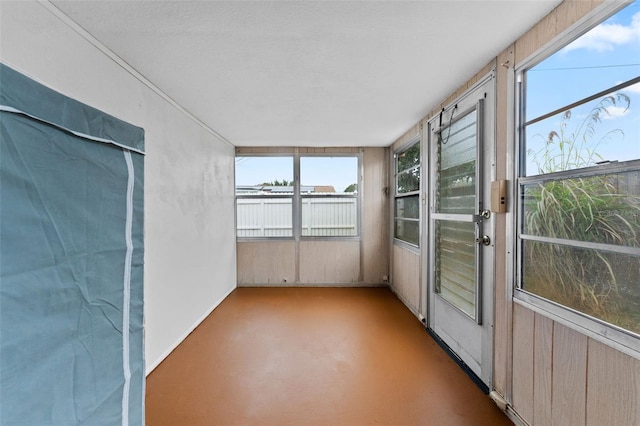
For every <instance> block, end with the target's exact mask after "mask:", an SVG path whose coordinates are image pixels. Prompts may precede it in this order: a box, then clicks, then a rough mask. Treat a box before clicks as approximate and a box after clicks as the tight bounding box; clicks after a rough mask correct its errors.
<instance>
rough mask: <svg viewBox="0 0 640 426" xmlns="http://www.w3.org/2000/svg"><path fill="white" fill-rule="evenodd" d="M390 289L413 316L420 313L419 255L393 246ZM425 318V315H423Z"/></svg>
mask: <svg viewBox="0 0 640 426" xmlns="http://www.w3.org/2000/svg"><path fill="white" fill-rule="evenodd" d="M392 283H393V284H392V287H393V290H394V291H395V293H396V294H397V295H398V297H399V298H400V299H401V300H402V301H403V302H404V303H405V304H406V305H407V307H408V308H409V309H411V310H412V311H413V313H414V314H417V313H419V312H420V310H419V309H420V255H419V254H417V253H415V252H413V251H411V250H408V249H406V248H404V247H402V246H398V245H394V246H393V281H392ZM425 316H426V315H425Z"/></svg>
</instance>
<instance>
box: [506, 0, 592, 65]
mask: <svg viewBox="0 0 640 426" xmlns="http://www.w3.org/2000/svg"><path fill="white" fill-rule="evenodd" d="M602 3H603V1H602V0H565V1H564V2H562V3H561V4H560V5H559V6H558V7H557V8H556V9H554V10H553V11H552V12H551V13H550V14H549V15H547V16H546V17H545V18H544V19H542V20H541V21H540V22H539V23H538V24H536V25H535V26H534V27H533V28H531V29H530V30H529V31H527V32H526V33H525V34H524V35H523V36H522V37H520V39H518V41H516V63H521V62H522V61H524V60H525V59H527V58H528V57H529V56H531V55H532V54H534V53H535V52H536V51H538V50H539V49H541V48H542V47H544V46H545V44H547V43H549V42H550V41H552V40H553V39H554V38H555V37H556V36H558V35H560V34H561V33H562V32H564V31H565V30H566V29H567V28H569V27H571V26H572V25H574V24H576V23H577V22H578V21H580V20H581V19H583V18H584V17H585V16H586V15H587V14H588V13H589V12H591V11H592V10H594V9H595V8H596V7H598V6H599V5H600V4H602Z"/></svg>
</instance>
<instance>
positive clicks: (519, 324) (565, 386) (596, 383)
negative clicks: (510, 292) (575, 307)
mask: <svg viewBox="0 0 640 426" xmlns="http://www.w3.org/2000/svg"><path fill="white" fill-rule="evenodd" d="M513 320H514V325H513V330H514V340H513V341H514V349H513V356H514V360H513V398H512V406H513V409H514V410H515V411H516V412H517V413H518V414H519V415H520V417H522V418H523V419H524V420H525V421H526V422H527V423H529V424H531V425H536V426H538V425H572V426H573V425H585V424H586V425H589V426H603V425H637V424H640V403H639V401H640V360H637V359H635V358H633V357H630V356H628V355H626V354H624V353H622V352H619V351H617V350H615V349H613V348H611V347H609V346H607V345H605V344H603V343H600V342H598V341H596V340H593V339H590V338H588V337H586V336H585V335H583V334H581V333H579V332H577V331H575V330H572V329H571V328H569V327H566V326H564V325H561V324H559V323H557V322H554V321H553V320H551V319H549V318H547V317H545V316H543V315H541V314H538V313H534V312H533V311H531V310H529V309H527V308H525V307H523V306H521V305H518V304H516V305H514V316H513Z"/></svg>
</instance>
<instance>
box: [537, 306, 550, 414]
mask: <svg viewBox="0 0 640 426" xmlns="http://www.w3.org/2000/svg"><path fill="white" fill-rule="evenodd" d="M534 326H535V329H534V330H533V336H534V340H533V363H534V365H533V396H534V399H533V407H534V410H533V423H534V424H536V425H552V421H551V395H552V382H551V379H552V371H553V328H554V326H553V321H552V320H550V319H549V318H546V317H544V316H542V315H540V314H535V322H534Z"/></svg>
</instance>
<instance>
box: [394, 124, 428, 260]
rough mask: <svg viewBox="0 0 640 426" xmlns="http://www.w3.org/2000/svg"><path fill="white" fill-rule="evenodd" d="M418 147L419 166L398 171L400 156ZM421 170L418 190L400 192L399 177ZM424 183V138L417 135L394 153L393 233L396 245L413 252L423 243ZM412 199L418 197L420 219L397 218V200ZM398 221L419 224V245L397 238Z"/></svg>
mask: <svg viewBox="0 0 640 426" xmlns="http://www.w3.org/2000/svg"><path fill="white" fill-rule="evenodd" d="M416 145H418V147H419V148H420V154H419V155H418V160H419V162H418V165H417V166H411V167H409V168H406V169H403V170H398V158H399V156H400V154H402V153H404V152H407V151H409V150H410V149H411V148H413V147H414V146H416ZM416 168H417V169H419V170H420V182H419V185H418V189H417V190H414V191H409V192H398V177H399V176H400V175H401V174H402V173H407V172H409V171H411V170H413V169H416ZM422 181H423V168H422V138H421V137H420V135H416V136H415V137H414V138H412V139H411V140H409V141H408V142H407V143H405V144H403V145H402V146H401V147H400V148H399V149H397V150H395V151H394V152H393V206H392V209H393V222H392V232H393V243H394V245H400V246H404V247H407V248H409V249H412V250H420V245H421V244H420V243H421V242H422V216H423V210H422V202H421V194H422V185H423V184H422ZM411 197H417V198H418V217H417V218H415V219H412V218H398V217H397V216H396V205H397V204H396V203H397V200H398V199H400V198H411ZM398 220H402V221H405V222H415V223H417V224H418V243H417V244H414V243H412V242H410V241H407V240H404V239H402V238H398V237H397V236H396V221H398Z"/></svg>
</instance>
